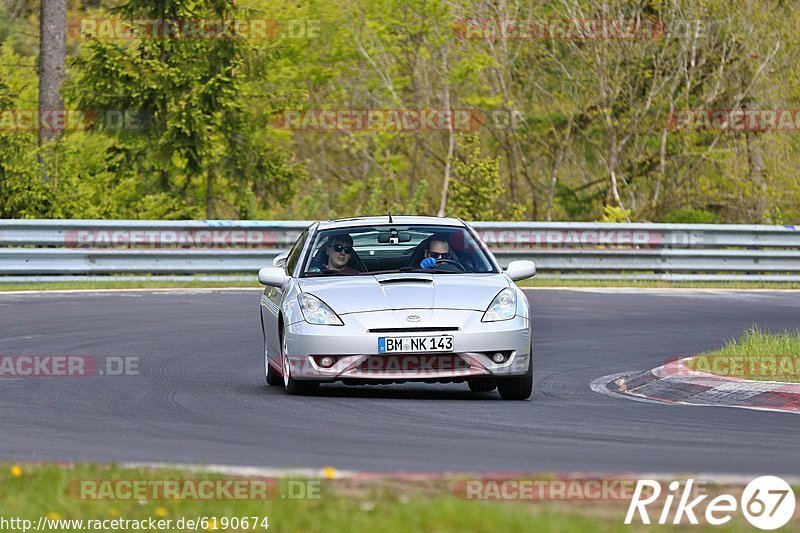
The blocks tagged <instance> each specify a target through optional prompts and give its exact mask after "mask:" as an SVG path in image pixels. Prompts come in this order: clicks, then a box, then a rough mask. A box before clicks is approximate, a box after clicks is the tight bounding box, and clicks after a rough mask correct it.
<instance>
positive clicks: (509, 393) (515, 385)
mask: <svg viewBox="0 0 800 533" xmlns="http://www.w3.org/2000/svg"><path fill="white" fill-rule="evenodd" d="M497 392H499V393H500V397H501V398H502V399H504V400H527V399H528V398H530V397H531V394H532V393H533V350H531V354H530V356H529V357H528V371H527V372H525V374H524V375H522V376H515V377H511V378H498V379H497Z"/></svg>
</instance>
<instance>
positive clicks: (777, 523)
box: [625, 476, 795, 530]
mask: <svg viewBox="0 0 800 533" xmlns="http://www.w3.org/2000/svg"><path fill="white" fill-rule="evenodd" d="M693 486H694V480H693V479H689V480H688V481H687V482H686V483H685V484H684V485H683V486H681V483H680V482H678V481H673V482H671V483H670V484H669V485H668V488H667V492H666V493H665V497H663V498H662V497H661V496H662V487H661V483H659V482H658V481H653V480H650V479H643V480H639V481H638V482H637V484H636V489H635V490H634V493H633V498H632V499H631V504H630V506H629V507H628V514H627V515H626V516H625V523H626V524H631V523H632V522H634V520H635V518H636V516H637V514H638V520H641V523H643V524H650V523H651V522H650V520H651V518H650V514H649V512H650V511H656V512H658V511H660V512H658V515H657V517H656V516H654V517H653V519H654V520H656V521H657V523H658V524H662V525H663V524H668V523H671V524H674V525H678V524H681V523H684V524H685V523H686V522H688V523H689V524H694V525H697V524H699V523H700V522H699V521H698V516H700V517H702V518H705V522H706V523H708V524H711V525H714V526H721V525H723V524H726V523H728V522H730V521H731V519H732V517H733V516H734V514H736V513H739V512H741V513H742V514H744V517H745V518H746V519H747V521H748V522H750V524H751V525H753V526H754V527H757V528H758V529H763V530H773V529H778V528H779V527H782V526H785V525H786V524H787V523H788V522H789V520H791V519H792V517H793V516H794V509H795V495H794V492H793V491H792V487H790V486H789V484H788V483H786V481H784V480H783V479H781V478H779V477H775V476H762V477H759V478H756V479H754V480H753V481H751V482H750V483H748V484H747V486H746V487H745V488H744V491H742V494H741V497H740V498H739V499H738V500H737V498H736V497H735V496H732V495H730V494H720V495H718V496H716V497H714V498H712V499H711V500H708V501H705V500H706V499H707V498H708V497H709V496H708V495H707V494H701V495H700V496H697V497H696V498H693V499H690V498H692V497H693V496H695V495H696V492H695V493H693ZM676 501H677V503H676ZM648 506H649V507H648Z"/></svg>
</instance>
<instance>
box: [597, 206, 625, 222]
mask: <svg viewBox="0 0 800 533" xmlns="http://www.w3.org/2000/svg"><path fill="white" fill-rule="evenodd" d="M630 221H631V210H630V209H623V208H621V207H618V206H616V205H606V206H604V207H603V216H602V218H601V219H600V222H630Z"/></svg>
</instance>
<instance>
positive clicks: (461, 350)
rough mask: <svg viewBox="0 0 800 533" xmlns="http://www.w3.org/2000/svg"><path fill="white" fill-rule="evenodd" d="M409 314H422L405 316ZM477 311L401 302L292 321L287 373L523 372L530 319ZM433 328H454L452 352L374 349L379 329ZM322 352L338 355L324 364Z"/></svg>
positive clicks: (452, 375)
mask: <svg viewBox="0 0 800 533" xmlns="http://www.w3.org/2000/svg"><path fill="white" fill-rule="evenodd" d="M408 315H417V316H419V317H420V321H419V322H418V323H417V324H414V325H412V324H409V323H408V322H407V321H406V317H407V316H408ZM482 317H483V312H478V311H468V310H431V309H403V310H400V311H375V312H369V313H352V314H348V315H343V316H342V317H341V318H342V321H343V322H344V326H317V325H311V324H308V323H306V322H297V323H295V324H291V325H290V326H288V327H287V328H286V331H285V335H286V349H287V358H288V361H289V363H290V365H291V374H292V377H293V378H294V379H297V380H319V381H345V382H351V381H352V382H378V383H387V382H388V383H390V382H404V381H425V382H448V381H463V380H466V379H468V378H474V377H507V376H519V375H522V374H525V372H526V371H527V370H528V361H529V358H530V357H531V356H532V354H531V331H530V322H529V321H528V320H527V319H526V318H524V317H521V316H517V317H514V318H513V319H511V320H506V321H502V322H481V318H482ZM420 328H424V329H423V330H421V331H420ZM374 330H380V331H377V332H376V331H374ZM386 330H394V331H386ZM438 335H452V337H453V351H452V352H446V353H439V352H437V353H434V352H427V353H425V352H419V353H406V354H379V353H378V338H379V337H387V336H391V337H402V336H426V337H427V336H438ZM495 352H506V353H507V354H508V358H507V360H506V361H505V362H503V363H495V362H493V361H492V359H491V358H490V354H492V353H495ZM321 356H331V357H332V358H333V359H334V360H335V363H334V364H333V365H332V366H330V367H328V368H325V367H322V366H321V365H320V364H318V361H319V358H320V357H321Z"/></svg>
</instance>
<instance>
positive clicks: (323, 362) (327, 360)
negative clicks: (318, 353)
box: [319, 357, 333, 367]
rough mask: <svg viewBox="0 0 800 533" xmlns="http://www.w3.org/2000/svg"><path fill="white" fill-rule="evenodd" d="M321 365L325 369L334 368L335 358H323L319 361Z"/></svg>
mask: <svg viewBox="0 0 800 533" xmlns="http://www.w3.org/2000/svg"><path fill="white" fill-rule="evenodd" d="M319 364H320V365H322V366H324V367H329V366H333V357H323V358H322V359H320V360H319Z"/></svg>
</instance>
